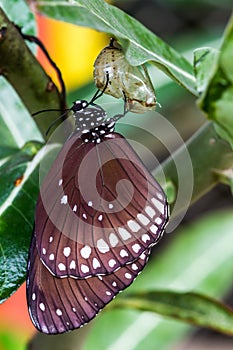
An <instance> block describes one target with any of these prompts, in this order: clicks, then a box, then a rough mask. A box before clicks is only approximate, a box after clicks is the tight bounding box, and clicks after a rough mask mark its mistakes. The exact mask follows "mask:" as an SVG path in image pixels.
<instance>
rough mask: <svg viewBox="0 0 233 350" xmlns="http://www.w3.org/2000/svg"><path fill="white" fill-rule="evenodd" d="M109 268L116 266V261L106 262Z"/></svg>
mask: <svg viewBox="0 0 233 350" xmlns="http://www.w3.org/2000/svg"><path fill="white" fill-rule="evenodd" d="M108 265H109V267H114V266H115V265H116V260H114V259H110V260H109V262H108Z"/></svg>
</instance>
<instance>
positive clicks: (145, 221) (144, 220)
mask: <svg viewBox="0 0 233 350" xmlns="http://www.w3.org/2000/svg"><path fill="white" fill-rule="evenodd" d="M137 218H138V220H139V221H140V222H141V223H142V224H143V225H145V226H146V225H148V224H149V222H150V220H149V219H148V218H147V217H146V216H145V215H143V214H138V215H137Z"/></svg>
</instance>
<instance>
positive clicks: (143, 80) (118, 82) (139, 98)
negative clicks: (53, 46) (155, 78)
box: [94, 38, 156, 113]
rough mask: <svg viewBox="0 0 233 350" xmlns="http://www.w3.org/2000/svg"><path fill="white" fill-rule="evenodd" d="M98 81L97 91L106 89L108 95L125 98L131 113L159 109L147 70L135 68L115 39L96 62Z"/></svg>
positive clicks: (95, 73)
mask: <svg viewBox="0 0 233 350" xmlns="http://www.w3.org/2000/svg"><path fill="white" fill-rule="evenodd" d="M94 80H95V84H96V86H97V88H98V89H100V90H104V93H105V94H108V95H111V96H114V97H116V98H121V97H122V98H123V99H124V100H125V102H126V107H127V109H128V110H129V111H131V112H134V113H145V112H147V111H150V110H155V106H156V97H155V92H154V88H153V85H152V83H151V80H150V77H149V74H148V72H147V70H146V67H145V66H142V69H140V68H139V67H138V66H131V65H130V64H129V63H128V61H127V60H126V58H125V55H124V52H123V51H122V48H121V46H120V45H119V44H118V43H117V41H116V40H115V39H113V38H112V39H111V40H110V44H109V46H107V47H105V48H104V49H103V50H102V51H101V52H100V53H99V55H98V56H97V58H96V60H95V63H94Z"/></svg>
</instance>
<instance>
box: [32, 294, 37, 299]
mask: <svg viewBox="0 0 233 350" xmlns="http://www.w3.org/2000/svg"><path fill="white" fill-rule="evenodd" d="M32 300H33V301H34V300H36V294H35V293H33V294H32Z"/></svg>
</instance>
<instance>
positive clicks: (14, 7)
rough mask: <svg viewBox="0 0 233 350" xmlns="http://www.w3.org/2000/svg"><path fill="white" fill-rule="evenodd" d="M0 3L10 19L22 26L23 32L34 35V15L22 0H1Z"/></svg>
mask: <svg viewBox="0 0 233 350" xmlns="http://www.w3.org/2000/svg"><path fill="white" fill-rule="evenodd" d="M0 5H1V7H2V9H3V10H4V12H5V13H7V15H8V16H9V18H10V20H11V21H13V22H14V23H15V24H16V25H18V26H19V27H20V28H23V32H24V33H25V34H30V35H35V33H36V25H35V19H34V15H33V13H32V12H31V11H30V9H29V7H28V5H27V4H26V2H25V1H24V0H1V1H0Z"/></svg>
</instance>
